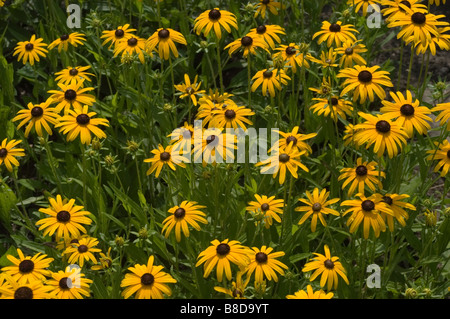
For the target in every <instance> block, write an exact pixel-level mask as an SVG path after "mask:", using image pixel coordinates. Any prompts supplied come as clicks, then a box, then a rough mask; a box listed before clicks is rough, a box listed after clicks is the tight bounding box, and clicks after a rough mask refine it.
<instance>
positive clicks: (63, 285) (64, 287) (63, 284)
mask: <svg viewBox="0 0 450 319" xmlns="http://www.w3.org/2000/svg"><path fill="white" fill-rule="evenodd" d="M69 280H71V279H70V278H69V277H63V278H61V279H60V280H59V282H58V285H59V288H61V289H62V290H67V289H70V287H69Z"/></svg>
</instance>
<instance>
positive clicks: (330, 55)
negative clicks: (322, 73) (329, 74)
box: [309, 48, 338, 69]
mask: <svg viewBox="0 0 450 319" xmlns="http://www.w3.org/2000/svg"><path fill="white" fill-rule="evenodd" d="M336 59H337V53H336V52H335V50H334V49H333V48H330V49H329V50H328V52H326V51H321V53H320V59H316V58H315V57H313V56H309V60H310V61H311V62H314V63H318V64H320V65H321V66H322V69H327V68H335V67H337V66H338V65H337V64H336V63H335V62H336Z"/></svg>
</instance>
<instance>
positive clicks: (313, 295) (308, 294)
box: [286, 285, 334, 299]
mask: <svg viewBox="0 0 450 319" xmlns="http://www.w3.org/2000/svg"><path fill="white" fill-rule="evenodd" d="M333 296H334V293H332V292H328V293H326V292H324V291H323V290H322V289H320V290H316V291H314V290H313V288H312V286H311V285H308V286H307V287H306V291H304V290H299V291H297V292H295V293H294V294H293V295H287V296H286V299H331V298H333Z"/></svg>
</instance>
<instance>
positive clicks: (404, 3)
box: [398, 1, 411, 12]
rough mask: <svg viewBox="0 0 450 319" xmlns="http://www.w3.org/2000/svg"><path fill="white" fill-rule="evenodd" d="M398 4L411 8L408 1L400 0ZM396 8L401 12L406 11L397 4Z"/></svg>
mask: <svg viewBox="0 0 450 319" xmlns="http://www.w3.org/2000/svg"><path fill="white" fill-rule="evenodd" d="M400 4H403V5H404V6H406V7H408V8H410V9H411V4H410V3H409V1H400ZM398 8H399V9H400V11H401V12H406V10H405V9H403V8H402V7H401V6H398Z"/></svg>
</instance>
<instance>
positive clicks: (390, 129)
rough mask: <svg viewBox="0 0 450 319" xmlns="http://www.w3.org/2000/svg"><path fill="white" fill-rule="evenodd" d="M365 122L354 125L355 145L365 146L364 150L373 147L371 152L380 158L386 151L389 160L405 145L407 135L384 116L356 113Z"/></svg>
mask: <svg viewBox="0 0 450 319" xmlns="http://www.w3.org/2000/svg"><path fill="white" fill-rule="evenodd" d="M358 114H359V116H361V117H362V118H363V119H365V120H366V121H365V122H363V123H360V124H356V125H355V130H356V132H355V134H354V138H355V141H356V143H357V144H359V145H363V144H366V148H369V147H370V146H372V145H374V147H373V151H374V153H375V154H377V156H378V157H382V156H383V154H384V152H385V151H386V150H387V153H388V156H389V158H393V157H394V156H396V155H397V154H398V152H399V150H401V149H402V147H403V144H405V145H406V143H407V142H406V139H407V138H408V134H406V132H405V131H404V130H403V128H402V127H401V126H400V125H399V124H398V123H397V122H394V121H392V120H391V119H390V118H389V116H386V115H385V114H376V116H375V115H372V114H367V113H363V112H358Z"/></svg>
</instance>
